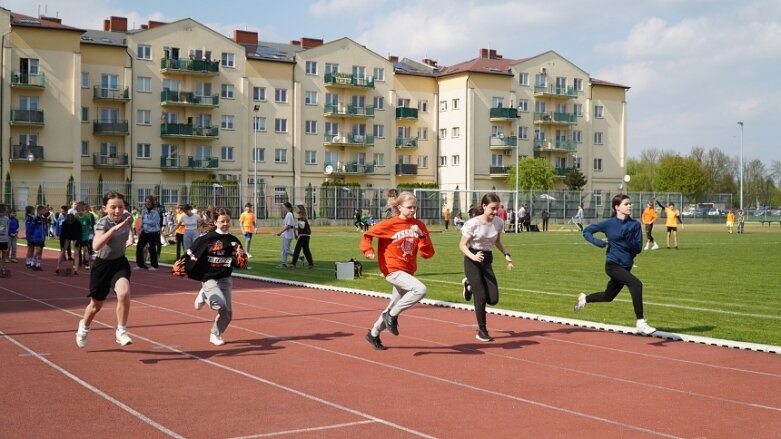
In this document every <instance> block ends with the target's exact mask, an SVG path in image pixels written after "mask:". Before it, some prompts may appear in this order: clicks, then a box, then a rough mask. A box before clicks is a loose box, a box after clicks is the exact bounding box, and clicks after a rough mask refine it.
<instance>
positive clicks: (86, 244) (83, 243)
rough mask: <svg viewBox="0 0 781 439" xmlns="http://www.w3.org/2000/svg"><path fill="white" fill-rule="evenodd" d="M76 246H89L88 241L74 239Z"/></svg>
mask: <svg viewBox="0 0 781 439" xmlns="http://www.w3.org/2000/svg"><path fill="white" fill-rule="evenodd" d="M76 247H89V241H76Z"/></svg>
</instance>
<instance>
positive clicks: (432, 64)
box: [423, 58, 439, 67]
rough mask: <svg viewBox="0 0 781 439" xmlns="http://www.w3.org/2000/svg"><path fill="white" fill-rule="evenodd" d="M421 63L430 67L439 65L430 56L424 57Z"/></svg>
mask: <svg viewBox="0 0 781 439" xmlns="http://www.w3.org/2000/svg"><path fill="white" fill-rule="evenodd" d="M423 64H425V65H427V66H431V67H439V66H437V62H436V61H435V60H433V59H431V58H426V59H424V60H423Z"/></svg>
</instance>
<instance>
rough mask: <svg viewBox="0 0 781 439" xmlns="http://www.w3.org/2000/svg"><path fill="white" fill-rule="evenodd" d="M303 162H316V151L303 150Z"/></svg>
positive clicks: (313, 163) (308, 163) (309, 163)
mask: <svg viewBox="0 0 781 439" xmlns="http://www.w3.org/2000/svg"><path fill="white" fill-rule="evenodd" d="M304 164H305V165H316V164H317V151H304Z"/></svg>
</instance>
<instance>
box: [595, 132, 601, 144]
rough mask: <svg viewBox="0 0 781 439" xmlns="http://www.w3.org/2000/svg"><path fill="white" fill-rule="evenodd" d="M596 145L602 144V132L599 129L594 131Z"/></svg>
mask: <svg viewBox="0 0 781 439" xmlns="http://www.w3.org/2000/svg"><path fill="white" fill-rule="evenodd" d="M594 145H602V132H601V131H597V132H595V133H594Z"/></svg>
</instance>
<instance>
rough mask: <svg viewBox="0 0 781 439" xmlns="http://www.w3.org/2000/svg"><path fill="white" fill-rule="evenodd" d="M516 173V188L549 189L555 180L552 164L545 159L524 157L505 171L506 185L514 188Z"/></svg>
mask: <svg viewBox="0 0 781 439" xmlns="http://www.w3.org/2000/svg"><path fill="white" fill-rule="evenodd" d="M516 172H520V174H519V175H518V189H542V190H545V189H551V188H553V185H554V183H555V181H556V171H555V169H553V165H551V164H550V162H548V161H547V160H545V159H541V158H539V159H535V158H531V157H524V158H523V159H521V161H520V162H519V163H518V164H517V165H516V166H513V167H512V168H510V171H509V172H508V173H507V180H505V181H506V183H507V186H508V187H511V188H515V173H516Z"/></svg>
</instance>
